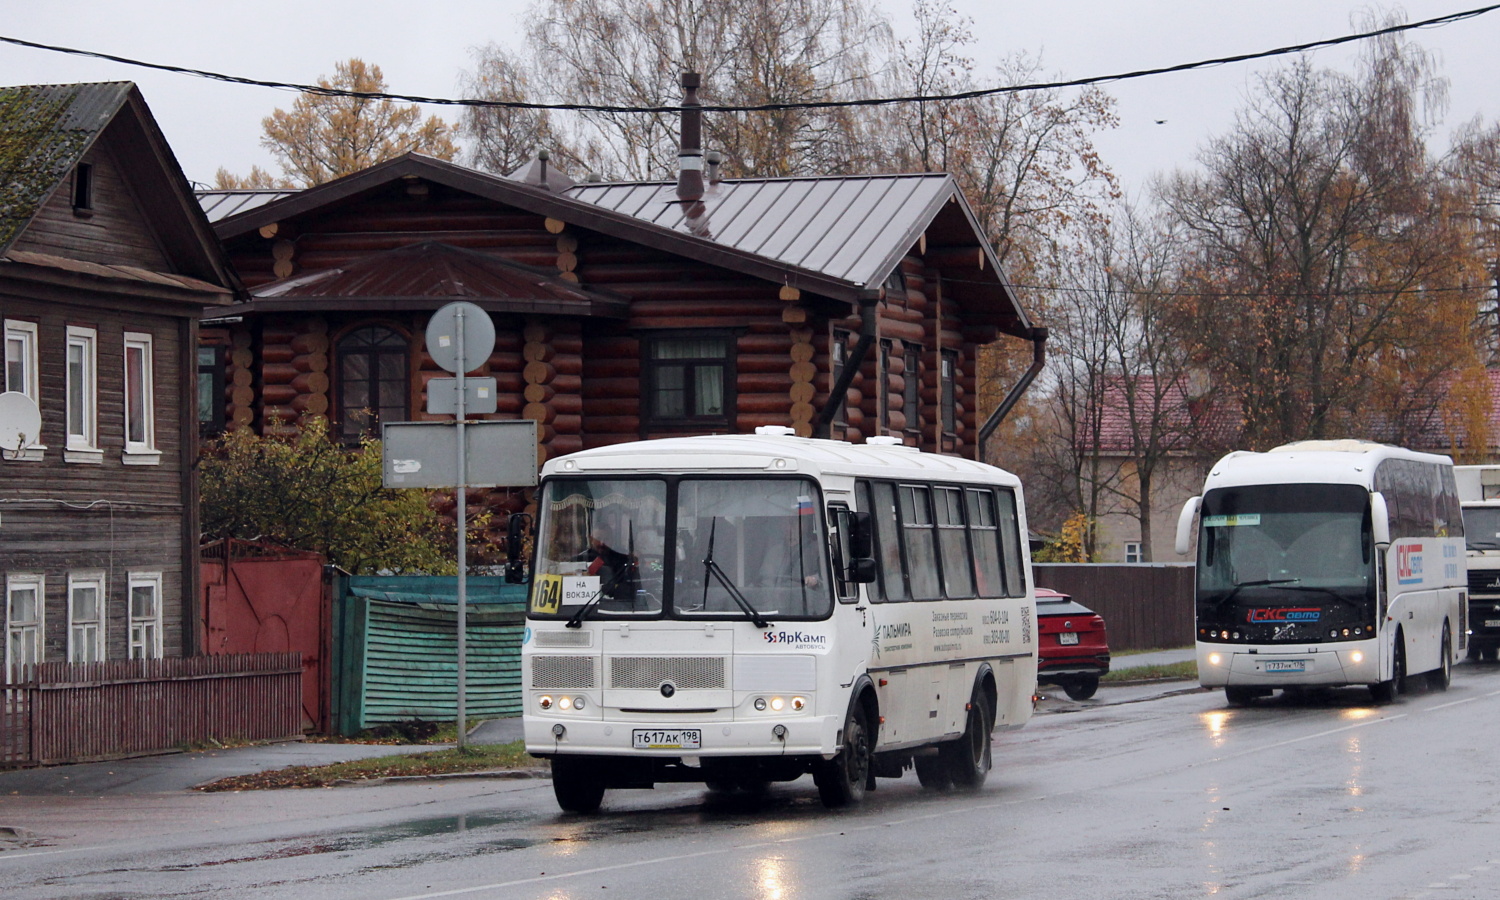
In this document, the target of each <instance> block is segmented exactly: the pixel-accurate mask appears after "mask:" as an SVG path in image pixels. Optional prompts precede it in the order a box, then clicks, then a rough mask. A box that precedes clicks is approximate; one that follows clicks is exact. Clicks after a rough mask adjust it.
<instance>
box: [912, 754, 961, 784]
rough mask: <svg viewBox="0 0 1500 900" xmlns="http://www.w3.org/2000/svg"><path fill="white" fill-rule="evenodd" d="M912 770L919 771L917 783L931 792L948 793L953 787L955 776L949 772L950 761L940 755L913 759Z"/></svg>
mask: <svg viewBox="0 0 1500 900" xmlns="http://www.w3.org/2000/svg"><path fill="white" fill-rule="evenodd" d="M911 762H912V768H914V769H916V770H917V782H918V783H919V784H921V785H922V787H924V788H926V789H927V790H929V791H946V790H948V789H949V788H951V787H953V775H952V774H951V773H950V772H949V771H948V761H947V760H945V759H943V757H942V756H941V755H940V754H938V755H933V756H918V757H915V758H913V759H912V761H911Z"/></svg>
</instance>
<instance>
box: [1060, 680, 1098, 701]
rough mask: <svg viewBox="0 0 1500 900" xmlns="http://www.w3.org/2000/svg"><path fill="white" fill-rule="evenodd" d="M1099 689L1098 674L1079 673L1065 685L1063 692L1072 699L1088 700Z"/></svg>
mask: <svg viewBox="0 0 1500 900" xmlns="http://www.w3.org/2000/svg"><path fill="white" fill-rule="evenodd" d="M1098 690H1099V676H1098V675H1079V676H1078V677H1077V678H1074V679H1072V680H1070V681H1068V682H1067V683H1066V684H1064V685H1063V693H1065V694H1067V695H1068V699H1070V700H1087V699H1088V698H1090V697H1092V696H1094V693H1095V692H1096V691H1098Z"/></svg>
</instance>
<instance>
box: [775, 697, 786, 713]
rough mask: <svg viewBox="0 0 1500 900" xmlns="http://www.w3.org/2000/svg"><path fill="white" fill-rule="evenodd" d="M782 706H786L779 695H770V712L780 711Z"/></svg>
mask: <svg viewBox="0 0 1500 900" xmlns="http://www.w3.org/2000/svg"><path fill="white" fill-rule="evenodd" d="M784 706H786V701H785V700H783V699H781V698H780V697H772V698H771V711H772V712H781V709H782V707H784Z"/></svg>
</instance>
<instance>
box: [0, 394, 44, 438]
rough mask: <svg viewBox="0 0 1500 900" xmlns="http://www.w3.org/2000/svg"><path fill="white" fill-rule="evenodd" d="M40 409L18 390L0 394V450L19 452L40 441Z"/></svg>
mask: <svg viewBox="0 0 1500 900" xmlns="http://www.w3.org/2000/svg"><path fill="white" fill-rule="evenodd" d="M41 436H42V411H41V410H40V409H38V408H37V405H36V402H35V401H33V400H32V399H31V398H30V397H28V396H26V395H25V394H23V393H21V392H20V391H6V392H5V393H3V394H0V450H8V451H10V452H12V453H19V452H20V451H22V450H25V449H26V448H27V447H30V446H31V445H32V444H38V443H41Z"/></svg>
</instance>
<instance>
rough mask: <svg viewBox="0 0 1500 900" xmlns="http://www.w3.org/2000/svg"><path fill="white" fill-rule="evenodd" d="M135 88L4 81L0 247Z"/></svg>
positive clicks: (34, 211) (25, 221)
mask: <svg viewBox="0 0 1500 900" xmlns="http://www.w3.org/2000/svg"><path fill="white" fill-rule="evenodd" d="M132 88H133V85H132V84H131V83H130V82H128V81H115V82H106V83H103V84H39V85H21V86H18V87H0V250H4V249H5V248H6V247H9V246H10V244H11V242H13V241H14V240H15V239H16V237H17V236H18V235H19V234H20V233H21V231H22V230H23V229H25V227H26V225H27V224H28V223H29V222H30V221H31V219H32V217H34V216H35V215H36V214H37V212H38V211H40V210H41V208H42V206H43V205H45V204H46V202H47V198H49V197H51V196H52V192H53V191H54V190H55V189H56V188H57V185H58V184H59V183H61V181H62V180H63V178H65V177H66V176H67V174H68V173H69V172H71V171H72V169H73V166H74V165H75V164H77V162H78V160H79V159H80V158H82V156H83V154H84V152H85V151H87V150H88V148H89V147H90V146H92V145H93V143H94V140H95V138H97V137H98V136H99V133H100V132H101V131H103V130H104V128H105V126H107V125H108V124H109V123H110V122H111V121H112V120H113V119H114V117H115V114H116V113H118V112H119V111H120V107H121V106H123V105H124V103H125V101H126V99H127V98H128V97H129V96H130V92H131V89H132Z"/></svg>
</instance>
